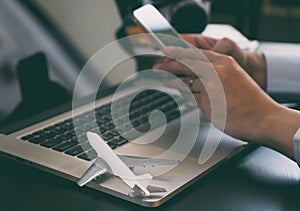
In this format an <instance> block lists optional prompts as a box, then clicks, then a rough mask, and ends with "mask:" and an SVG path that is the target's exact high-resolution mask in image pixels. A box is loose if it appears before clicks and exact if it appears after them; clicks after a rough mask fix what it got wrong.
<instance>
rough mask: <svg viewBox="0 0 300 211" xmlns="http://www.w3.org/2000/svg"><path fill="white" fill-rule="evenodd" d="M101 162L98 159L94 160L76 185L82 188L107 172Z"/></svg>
mask: <svg viewBox="0 0 300 211" xmlns="http://www.w3.org/2000/svg"><path fill="white" fill-rule="evenodd" d="M104 166H105V165H103V161H102V159H101V158H100V157H98V158H97V159H96V161H95V162H94V163H93V164H92V165H91V166H90V167H89V168H88V170H87V171H86V172H85V173H84V174H83V176H82V177H81V178H80V180H79V181H78V182H77V184H78V185H79V186H80V187H82V186H84V185H85V184H87V183H88V182H90V181H92V180H93V179H95V178H96V177H98V176H101V175H103V174H106V173H107V172H109V171H108V169H107V168H105V167H104Z"/></svg>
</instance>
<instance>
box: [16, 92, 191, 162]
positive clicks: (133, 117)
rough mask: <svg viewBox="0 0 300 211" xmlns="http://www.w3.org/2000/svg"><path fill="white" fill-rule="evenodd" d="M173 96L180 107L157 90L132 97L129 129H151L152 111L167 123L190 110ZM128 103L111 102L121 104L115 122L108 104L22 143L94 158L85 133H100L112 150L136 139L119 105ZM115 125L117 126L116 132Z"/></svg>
mask: <svg viewBox="0 0 300 211" xmlns="http://www.w3.org/2000/svg"><path fill="white" fill-rule="evenodd" d="M173 97H174V98H176V101H177V102H179V103H180V105H178V104H177V103H176V102H175V100H174V99H173V98H172V97H170V96H169V95H168V94H166V93H163V92H160V91H157V90H147V91H144V92H142V93H140V94H138V95H137V96H135V98H134V99H133V101H132V102H131V103H130V108H129V119H130V121H131V124H132V126H133V127H134V128H135V129H136V130H138V131H140V132H142V133H144V132H147V131H148V130H149V129H150V124H149V122H148V117H149V114H150V113H151V112H152V111H154V110H160V111H162V112H163V113H164V114H165V115H166V118H167V122H170V121H172V120H174V119H177V118H178V117H180V111H179V106H180V107H181V110H182V111H183V112H184V113H186V112H188V111H190V110H191V109H193V106H191V105H190V102H188V101H187V100H185V99H184V98H182V97H180V96H173ZM127 101H128V97H124V98H122V99H120V100H117V101H116V102H114V103H116V105H117V107H118V105H120V106H119V107H118V109H117V110H116V112H117V113H116V114H115V115H114V116H117V118H116V119H115V120H114V122H113V121H112V114H111V103H107V104H105V105H102V106H100V107H98V108H96V109H95V112H94V111H88V112H85V113H83V114H80V115H78V116H76V117H74V119H72V118H69V119H67V120H64V121H62V122H59V123H56V124H54V125H51V126H49V127H46V128H43V129H41V130H38V131H35V132H33V133H31V134H28V135H25V136H23V137H21V140H24V141H28V142H30V143H33V144H38V145H40V146H43V147H46V148H50V149H53V150H55V151H58V152H62V153H65V154H67V155H70V156H76V157H78V158H80V159H84V160H88V161H90V160H92V159H94V158H96V157H97V155H96V152H95V151H94V149H93V148H92V147H91V145H90V144H89V143H88V141H87V138H86V133H87V132H88V131H92V132H95V133H97V134H99V135H100V136H101V137H102V139H103V140H105V141H106V142H107V144H108V145H109V146H110V147H111V148H112V149H115V148H117V147H120V146H122V145H124V144H126V143H127V142H128V140H127V139H126V138H124V137H123V136H125V137H132V138H138V137H135V136H132V134H136V133H133V131H132V130H131V129H132V128H131V126H130V123H129V122H128V121H126V119H125V118H124V117H125V116H124V114H126V113H125V112H126V111H125V109H124V108H123V107H122V105H126V103H128V102H127ZM95 117H96V118H95ZM74 123H75V125H76V126H78V125H80V127H79V128H75V126H74ZM114 123H117V124H118V130H117V129H116V127H115V125H114ZM159 126H161V123H160V122H156V124H154V125H152V127H153V129H155V128H157V127H159ZM120 133H121V134H122V135H121V134H120Z"/></svg>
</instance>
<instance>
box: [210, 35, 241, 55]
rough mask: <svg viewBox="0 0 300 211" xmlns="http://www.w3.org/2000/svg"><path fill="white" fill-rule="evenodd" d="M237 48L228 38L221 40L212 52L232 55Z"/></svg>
mask: <svg viewBox="0 0 300 211" xmlns="http://www.w3.org/2000/svg"><path fill="white" fill-rule="evenodd" d="M235 47H236V44H235V43H234V42H233V41H232V40H230V39H228V38H223V39H221V40H218V41H217V42H216V43H215V45H214V47H213V48H212V49H211V50H213V51H215V52H217V53H221V54H229V55H230V54H231V52H232V51H233V50H234V48H235Z"/></svg>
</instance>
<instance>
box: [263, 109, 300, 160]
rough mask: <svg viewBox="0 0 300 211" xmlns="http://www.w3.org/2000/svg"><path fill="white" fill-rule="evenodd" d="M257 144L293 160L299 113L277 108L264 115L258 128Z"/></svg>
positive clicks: (299, 119)
mask: <svg viewBox="0 0 300 211" xmlns="http://www.w3.org/2000/svg"><path fill="white" fill-rule="evenodd" d="M260 128H261V130H260V132H259V133H260V134H261V139H259V140H258V143H259V144H262V145H266V146H268V147H270V148H273V149H275V150H277V151H280V152H281V153H283V154H285V155H287V156H289V157H290V158H292V159H294V150H293V137H294V135H295V133H296V131H297V130H298V129H299V128H300V113H299V112H298V111H296V110H292V109H288V108H286V107H283V106H277V108H276V109H273V110H272V112H270V113H269V114H267V115H266V117H265V119H264V121H262V126H261V127H260Z"/></svg>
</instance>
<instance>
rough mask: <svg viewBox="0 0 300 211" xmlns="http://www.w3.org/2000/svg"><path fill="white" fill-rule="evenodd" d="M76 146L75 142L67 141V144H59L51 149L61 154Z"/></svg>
mask: <svg viewBox="0 0 300 211" xmlns="http://www.w3.org/2000/svg"><path fill="white" fill-rule="evenodd" d="M77 144H78V142H77V141H67V142H64V143H62V144H59V145H57V146H55V147H53V149H54V150H56V151H59V152H63V151H66V150H68V149H70V148H72V147H74V146H76V145H77Z"/></svg>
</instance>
